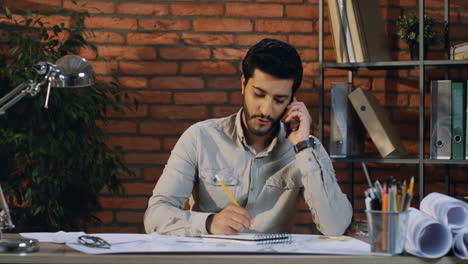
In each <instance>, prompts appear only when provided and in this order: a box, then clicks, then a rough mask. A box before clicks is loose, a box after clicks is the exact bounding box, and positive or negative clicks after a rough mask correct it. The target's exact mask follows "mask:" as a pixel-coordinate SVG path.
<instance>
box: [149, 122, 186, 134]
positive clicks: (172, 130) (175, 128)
mask: <svg viewBox="0 0 468 264" xmlns="http://www.w3.org/2000/svg"><path fill="white" fill-rule="evenodd" d="M191 125H192V123H187V122H183V123H174V122H141V123H140V133H141V134H142V135H159V136H162V135H164V136H167V135H170V136H173V135H181V134H182V133H183V132H184V131H185V130H187V128H189V127H190V126H191Z"/></svg>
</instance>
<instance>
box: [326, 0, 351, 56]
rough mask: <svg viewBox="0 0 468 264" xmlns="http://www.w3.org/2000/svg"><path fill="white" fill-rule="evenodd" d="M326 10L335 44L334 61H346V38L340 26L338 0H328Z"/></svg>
mask: <svg viewBox="0 0 468 264" xmlns="http://www.w3.org/2000/svg"><path fill="white" fill-rule="evenodd" d="M328 10H329V13H330V22H331V30H332V38H333V44H334V46H335V54H336V62H338V63H348V62H349V58H348V51H347V48H346V39H345V35H344V31H343V27H342V26H341V17H340V11H339V8H338V0H329V1H328Z"/></svg>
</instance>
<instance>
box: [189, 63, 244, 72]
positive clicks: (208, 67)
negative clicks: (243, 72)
mask: <svg viewBox="0 0 468 264" xmlns="http://www.w3.org/2000/svg"><path fill="white" fill-rule="evenodd" d="M181 73H182V74H223V75H225V74H236V73H237V70H236V68H235V67H234V66H233V65H232V63H229V62H212V61H201V62H192V61H190V62H182V65H181Z"/></svg>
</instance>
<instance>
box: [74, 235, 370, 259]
mask: <svg viewBox="0 0 468 264" xmlns="http://www.w3.org/2000/svg"><path fill="white" fill-rule="evenodd" d="M91 235H96V236H100V237H101V238H104V239H105V240H107V241H108V242H110V243H111V244H112V245H111V247H110V248H109V249H103V248H90V247H86V246H84V245H81V244H79V243H76V242H74V243H67V245H68V246H69V247H71V248H73V249H76V250H78V251H81V252H84V253H88V254H114V253H157V252H159V253H168V252H192V253H206V252H217V253H221V252H225V253H226V252H231V253H232V252H236V253H241V252H242V253H265V252H271V253H297V254H333V255H371V252H370V246H369V244H367V243H365V242H362V241H360V240H357V239H354V238H351V237H348V240H347V241H337V240H328V241H317V238H320V237H321V236H318V235H297V234H293V235H291V236H292V242H291V243H281V244H267V245H246V244H240V243H236V242H230V241H225V240H223V241H215V242H213V241H209V242H208V241H204V240H203V239H202V238H199V237H177V236H165V235H159V234H157V233H152V234H148V235H141V234H127V235H128V237H127V239H128V241H130V242H122V241H121V243H119V244H113V243H112V242H111V241H115V240H114V238H113V236H114V234H91ZM120 235H122V234H120ZM133 236H135V238H133ZM142 236H143V237H144V239H142ZM145 236H146V237H145Z"/></svg>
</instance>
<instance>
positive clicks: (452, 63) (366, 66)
mask: <svg viewBox="0 0 468 264" xmlns="http://www.w3.org/2000/svg"><path fill="white" fill-rule="evenodd" d="M423 65H425V66H427V67H425V68H426V69H429V68H436V67H437V68H440V67H442V66H443V67H449V68H458V67H467V66H468V60H425V61H423ZM419 66H420V64H419V61H376V62H359V63H336V62H325V63H323V64H322V67H323V68H324V69H326V68H333V69H342V70H349V71H356V70H401V69H416V68H418V67H419Z"/></svg>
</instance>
